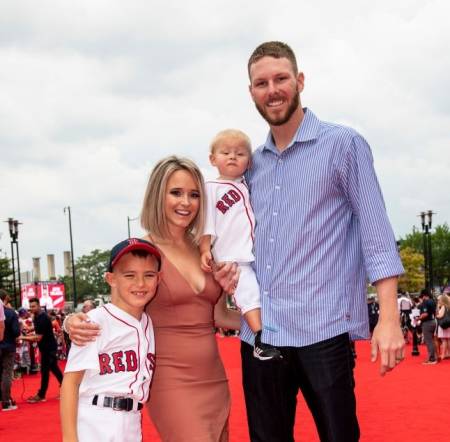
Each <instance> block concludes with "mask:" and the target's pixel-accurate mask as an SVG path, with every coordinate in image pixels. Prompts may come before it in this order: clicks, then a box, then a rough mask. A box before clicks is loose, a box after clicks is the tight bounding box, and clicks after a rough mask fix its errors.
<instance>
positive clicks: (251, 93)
mask: <svg viewBox="0 0 450 442" xmlns="http://www.w3.org/2000/svg"><path fill="white" fill-rule="evenodd" d="M248 91H249V92H250V97H252V100H253V101H255V99H254V98H253V92H252V84H251V83H250V84H249V85H248Z"/></svg>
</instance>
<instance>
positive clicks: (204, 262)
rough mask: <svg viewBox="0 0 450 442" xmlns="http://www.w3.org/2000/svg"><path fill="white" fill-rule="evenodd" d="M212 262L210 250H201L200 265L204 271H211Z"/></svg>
mask: <svg viewBox="0 0 450 442" xmlns="http://www.w3.org/2000/svg"><path fill="white" fill-rule="evenodd" d="M212 262H213V257H212V255H211V252H210V251H207V252H203V253H202V254H201V256H200V267H201V269H202V270H203V271H204V272H208V273H210V272H212V271H213V270H212V266H211V264H212Z"/></svg>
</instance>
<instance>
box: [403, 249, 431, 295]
mask: <svg viewBox="0 0 450 442" xmlns="http://www.w3.org/2000/svg"><path fill="white" fill-rule="evenodd" d="M400 257H401V259H402V263H403V267H404V268H405V273H404V274H403V275H401V276H400V278H399V280H398V288H399V290H403V291H406V292H410V293H417V292H419V291H420V290H421V289H422V288H423V287H424V286H425V274H424V258H423V255H422V254H421V253H418V252H416V251H415V250H414V249H413V248H411V247H404V248H402V249H401V250H400Z"/></svg>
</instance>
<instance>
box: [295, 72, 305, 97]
mask: <svg viewBox="0 0 450 442" xmlns="http://www.w3.org/2000/svg"><path fill="white" fill-rule="evenodd" d="M297 87H298V92H299V93H302V92H303V89H304V87H305V74H304V73H303V72H299V73H298V74H297Z"/></svg>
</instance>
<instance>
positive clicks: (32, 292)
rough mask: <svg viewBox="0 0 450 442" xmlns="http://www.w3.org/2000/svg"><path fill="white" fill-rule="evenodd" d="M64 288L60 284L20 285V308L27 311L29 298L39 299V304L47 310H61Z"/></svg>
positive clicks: (38, 283) (37, 283)
mask: <svg viewBox="0 0 450 442" xmlns="http://www.w3.org/2000/svg"><path fill="white" fill-rule="evenodd" d="M65 293H66V292H65V287H64V284H63V283H61V282H36V283H32V284H22V307H24V308H26V309H28V308H29V302H28V300H29V299H31V298H39V303H40V304H41V306H42V307H46V308H47V310H53V309H63V308H64V300H65Z"/></svg>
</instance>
